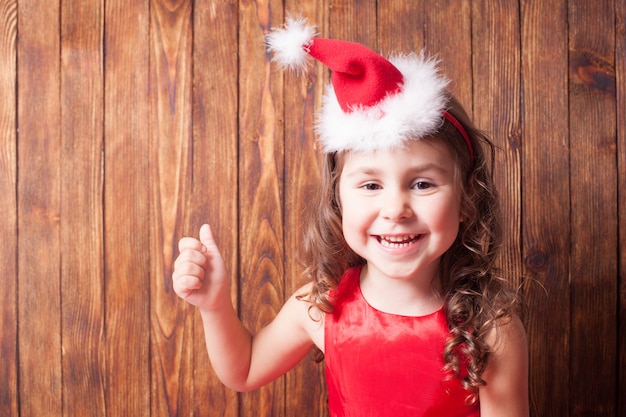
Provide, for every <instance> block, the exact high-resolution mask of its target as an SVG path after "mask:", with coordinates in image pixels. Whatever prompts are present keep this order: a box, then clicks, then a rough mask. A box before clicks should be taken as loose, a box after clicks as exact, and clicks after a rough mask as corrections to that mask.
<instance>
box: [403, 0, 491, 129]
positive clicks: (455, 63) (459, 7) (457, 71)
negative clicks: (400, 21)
mask: <svg viewBox="0 0 626 417" xmlns="http://www.w3.org/2000/svg"><path fill="white" fill-rule="evenodd" d="M483 3H485V2H471V1H469V0H463V1H459V0H445V1H440V0H427V1H425V2H424V25H425V34H424V37H425V45H426V50H427V51H428V52H429V53H430V54H432V55H434V56H436V57H437V58H439V59H441V65H440V67H441V71H442V73H443V74H445V75H446V76H447V77H448V78H449V79H450V81H451V82H450V85H449V87H448V88H449V89H450V91H451V92H452V94H454V95H455V96H456V98H457V99H458V100H459V101H460V102H461V104H462V105H463V107H464V108H465V111H466V112H467V114H468V115H469V116H470V117H472V114H473V109H472V76H471V74H472V25H473V22H476V20H478V21H479V22H482V19H483V18H482V17H478V19H477V18H476V16H474V15H473V12H474V10H475V9H472V5H478V6H480V5H482V4H483ZM485 23H487V22H485ZM478 24H479V25H480V23H478ZM408 30H409V29H407V31H408Z"/></svg>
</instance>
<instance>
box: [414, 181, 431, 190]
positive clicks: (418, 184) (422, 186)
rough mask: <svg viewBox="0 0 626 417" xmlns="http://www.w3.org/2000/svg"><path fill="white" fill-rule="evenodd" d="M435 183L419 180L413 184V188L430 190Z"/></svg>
mask: <svg viewBox="0 0 626 417" xmlns="http://www.w3.org/2000/svg"><path fill="white" fill-rule="evenodd" d="M432 186H433V185H432V184H431V183H429V182H427V181H417V182H416V183H415V184H413V187H411V188H413V189H414V190H428V189H429V188H431V187H432Z"/></svg>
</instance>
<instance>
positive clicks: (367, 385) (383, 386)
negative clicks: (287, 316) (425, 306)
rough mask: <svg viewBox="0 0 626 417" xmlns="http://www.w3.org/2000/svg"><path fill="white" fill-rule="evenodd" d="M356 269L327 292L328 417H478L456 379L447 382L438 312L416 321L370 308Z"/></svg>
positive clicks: (444, 334) (442, 324)
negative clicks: (331, 302)
mask: <svg viewBox="0 0 626 417" xmlns="http://www.w3.org/2000/svg"><path fill="white" fill-rule="evenodd" d="M360 272H361V268H360V267H357V268H352V269H349V270H348V271H346V273H345V274H344V276H343V277H342V279H341V283H340V285H339V287H338V288H337V290H336V291H335V292H334V293H333V299H334V303H335V309H334V312H333V313H332V314H327V315H326V319H325V328H324V332H325V335H324V338H325V341H324V346H325V354H324V357H325V362H326V383H327V386H328V408H329V411H330V416H331V417H365V416H372V417H385V416H389V417H404V416H411V417H426V416H433V417H447V416H449V417H452V416H454V417H469V416H472V417H478V416H479V415H480V410H479V406H478V404H474V405H466V404H465V399H466V398H467V396H468V394H469V392H468V391H466V390H465V389H463V387H462V386H461V383H460V381H459V380H458V379H456V378H452V379H446V374H444V373H443V372H442V368H443V365H444V363H443V355H442V353H443V347H444V343H445V340H446V337H447V336H448V326H447V323H446V317H445V313H444V311H443V309H441V310H438V311H436V312H434V313H432V314H428V315H426V316H421V317H406V316H399V315H395V314H388V313H383V312H381V311H378V310H376V309H374V308H373V307H371V306H370V305H369V304H368V303H367V301H366V300H365V298H363V294H362V293H361V288H360V285H359V277H360Z"/></svg>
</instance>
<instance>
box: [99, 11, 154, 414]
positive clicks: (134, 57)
mask: <svg viewBox="0 0 626 417" xmlns="http://www.w3.org/2000/svg"><path fill="white" fill-rule="evenodd" d="M148 11H149V4H148V1H147V0H144V1H137V2H127V1H119V0H118V1H106V2H105V33H104V37H105V40H104V42H105V48H106V55H105V62H104V76H105V82H106V83H105V91H104V103H105V117H104V120H105V125H104V138H105V143H104V231H105V235H104V236H105V239H104V249H105V253H104V267H105V304H106V306H105V310H106V315H105V324H106V329H105V330H106V347H105V365H106V384H107V390H106V398H105V400H106V410H107V415H112V416H113V415H115V416H117V415H120V416H121V415H128V416H130V415H132V416H147V415H149V414H150V357H149V355H150V347H149V343H150V333H149V329H150V297H149V291H150V290H149V289H150V281H149V278H150V277H149V273H150V258H149V247H150V240H149V238H148V233H149V226H150V224H149V221H148V218H149V215H150V209H149V201H150V196H149V192H148V190H149V182H148V175H149V171H148V155H149V135H148V132H149V123H148V122H149V112H148V103H149V100H148V94H149V90H148V87H149V85H148V68H149V59H148V57H149V36H148V26H149V20H148V19H149V14H148Z"/></svg>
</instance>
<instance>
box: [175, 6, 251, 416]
mask: <svg viewBox="0 0 626 417" xmlns="http://www.w3.org/2000/svg"><path fill="white" fill-rule="evenodd" d="M192 15H193V27H194V29H193V148H192V156H191V163H192V180H191V184H192V189H191V195H190V197H189V199H188V203H187V208H186V210H185V212H186V215H187V216H188V220H187V221H186V224H185V229H186V231H185V234H186V235H190V236H197V234H198V230H199V229H200V226H201V225H202V224H203V223H207V222H208V223H210V224H211V228H212V230H213V234H214V236H215V239H216V241H217V243H218V245H219V247H220V250H221V253H222V256H223V257H224V260H225V262H226V266H227V267H228V269H229V270H230V271H231V275H232V276H233V280H232V283H231V292H232V297H233V302H234V303H235V305H237V300H238V291H239V281H238V280H237V278H236V277H238V275H239V265H238V261H239V231H238V219H239V208H238V198H237V187H238V183H237V179H238V167H239V161H238V122H237V121H238V108H239V107H238V97H237V92H238V86H237V81H238V72H239V71H238V68H237V64H238V59H237V47H236V45H237V27H238V22H237V20H238V18H237V4H236V2H232V1H207V2H195V3H194V9H193V13H192ZM181 302H182V301H181ZM186 319H187V320H192V323H193V325H194V337H193V339H194V344H193V361H192V363H193V365H192V366H193V375H192V386H193V392H192V394H191V395H193V398H192V401H193V412H194V415H197V416H230V417H233V416H238V415H239V402H238V396H237V395H236V394H235V393H234V392H232V391H230V390H229V389H227V388H225V387H224V386H223V385H222V384H221V382H219V380H218V379H217V377H216V376H215V374H214V373H213V371H212V369H211V365H210V364H209V360H208V355H207V351H206V347H205V344H204V334H203V331H202V326H201V321H200V317H199V314H198V313H197V311H195V310H194V309H188V315H187V317H186Z"/></svg>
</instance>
